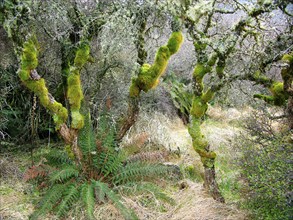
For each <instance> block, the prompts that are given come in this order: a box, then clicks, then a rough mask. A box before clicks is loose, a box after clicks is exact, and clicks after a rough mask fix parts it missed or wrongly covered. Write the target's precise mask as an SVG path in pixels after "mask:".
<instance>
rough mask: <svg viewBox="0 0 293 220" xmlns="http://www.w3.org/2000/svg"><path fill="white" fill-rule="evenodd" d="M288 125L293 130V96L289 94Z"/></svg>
mask: <svg viewBox="0 0 293 220" xmlns="http://www.w3.org/2000/svg"><path fill="white" fill-rule="evenodd" d="M287 115H288V125H289V129H290V130H293V96H289V99H288V105H287Z"/></svg>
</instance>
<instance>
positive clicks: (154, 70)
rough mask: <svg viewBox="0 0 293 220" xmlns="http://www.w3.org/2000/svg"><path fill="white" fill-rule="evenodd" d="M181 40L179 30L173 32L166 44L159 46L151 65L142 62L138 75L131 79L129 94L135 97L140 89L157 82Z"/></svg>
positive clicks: (145, 89)
mask: <svg viewBox="0 0 293 220" xmlns="http://www.w3.org/2000/svg"><path fill="white" fill-rule="evenodd" d="M182 42H183V35H182V33H181V32H173V33H172V34H171V37H170V38H169V41H168V43H167V45H165V46H161V47H160V48H159V50H158V51H157V54H156V57H155V61H154V63H153V65H150V64H147V63H146V64H143V65H142V67H141V68H140V71H139V73H138V76H137V77H136V78H134V79H133V80H132V83H131V86H130V91H129V96H130V97H137V96H139V94H140V91H141V90H143V91H144V92H148V91H149V90H150V89H152V88H155V87H156V86H157V85H158V84H159V79H160V77H161V76H162V74H163V73H164V72H165V70H166V68H167V64H168V60H169V59H170V57H171V55H173V54H175V53H176V52H177V51H178V50H179V48H180V46H181V44H182Z"/></svg>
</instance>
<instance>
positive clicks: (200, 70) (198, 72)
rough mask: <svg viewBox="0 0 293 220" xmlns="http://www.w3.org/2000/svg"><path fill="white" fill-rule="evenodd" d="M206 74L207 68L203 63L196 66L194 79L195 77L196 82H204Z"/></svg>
mask: <svg viewBox="0 0 293 220" xmlns="http://www.w3.org/2000/svg"><path fill="white" fill-rule="evenodd" d="M205 74H206V67H205V66H204V65H203V64H201V63H198V64H196V66H195V68H194V71H193V77H195V78H196V80H202V78H203V77H204V75H205Z"/></svg>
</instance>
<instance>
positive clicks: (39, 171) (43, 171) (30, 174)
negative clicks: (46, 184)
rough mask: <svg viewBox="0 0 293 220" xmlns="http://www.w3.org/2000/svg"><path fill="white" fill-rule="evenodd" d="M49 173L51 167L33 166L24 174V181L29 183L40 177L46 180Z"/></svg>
mask: <svg viewBox="0 0 293 220" xmlns="http://www.w3.org/2000/svg"><path fill="white" fill-rule="evenodd" d="M48 173H49V166H47V165H44V164H40V165H38V166H32V167H30V168H29V169H28V170H27V171H26V172H25V173H24V177H23V178H24V181H29V180H33V179H36V178H38V177H41V178H44V177H46V176H47V175H48Z"/></svg>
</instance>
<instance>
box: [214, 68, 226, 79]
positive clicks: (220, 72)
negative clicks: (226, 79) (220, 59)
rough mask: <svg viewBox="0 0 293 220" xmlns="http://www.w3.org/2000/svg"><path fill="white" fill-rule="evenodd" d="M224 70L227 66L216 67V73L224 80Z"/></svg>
mask: <svg viewBox="0 0 293 220" xmlns="http://www.w3.org/2000/svg"><path fill="white" fill-rule="evenodd" d="M224 69H225V66H216V73H217V74H218V76H219V77H220V78H222V77H223V75H224Z"/></svg>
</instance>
